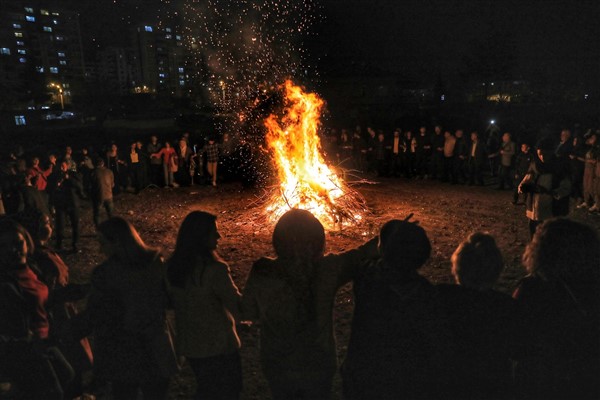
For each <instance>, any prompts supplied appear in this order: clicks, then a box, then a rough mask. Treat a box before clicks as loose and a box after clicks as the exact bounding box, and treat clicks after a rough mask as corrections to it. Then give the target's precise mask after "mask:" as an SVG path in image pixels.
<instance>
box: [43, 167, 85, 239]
mask: <svg viewBox="0 0 600 400" xmlns="http://www.w3.org/2000/svg"><path fill="white" fill-rule="evenodd" d="M50 178H52V179H51V180H49V182H48V183H49V187H50V201H51V203H52V205H53V206H54V209H55V212H56V214H55V220H56V222H55V226H56V248H57V250H60V249H61V248H62V244H63V238H64V231H65V219H66V218H69V222H70V223H71V231H72V242H71V243H72V246H73V251H77V243H78V241H79V197H81V198H85V195H84V194H83V185H82V183H81V178H80V177H79V175H78V174H77V172H75V171H71V170H69V164H68V163H67V162H65V161H63V162H61V164H60V170H59V171H57V173H55V174H52V175H50Z"/></svg>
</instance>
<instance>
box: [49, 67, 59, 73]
mask: <svg viewBox="0 0 600 400" xmlns="http://www.w3.org/2000/svg"><path fill="white" fill-rule="evenodd" d="M50 72H52V73H53V74H58V68H57V67H50Z"/></svg>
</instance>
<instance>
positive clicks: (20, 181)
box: [0, 133, 255, 251]
mask: <svg viewBox="0 0 600 400" xmlns="http://www.w3.org/2000/svg"><path fill="white" fill-rule="evenodd" d="M175 143H176V145H174V146H172V145H171V142H170V141H168V140H167V141H165V142H164V143H161V142H160V141H159V139H158V137H157V136H155V135H152V136H151V137H150V140H149V142H148V143H146V144H144V143H143V142H142V141H139V140H135V141H132V142H131V145H130V147H128V148H127V150H126V151H125V152H122V151H121V150H120V149H119V147H118V145H117V144H116V143H110V144H109V145H108V146H106V149H105V150H98V151H94V150H93V149H91V148H90V147H85V146H84V147H82V148H81V149H80V150H79V151H78V152H76V153H75V152H74V151H73V148H72V147H71V146H69V145H67V146H65V147H64V150H63V151H62V152H51V153H47V154H40V153H43V151H39V149H38V150H32V151H27V150H24V149H23V148H19V149H18V150H15V151H13V152H11V153H10V155H9V156H8V158H6V159H3V160H2V161H0V214H5V213H6V214H14V213H16V212H19V211H23V210H26V209H30V208H33V209H36V210H38V211H40V212H43V213H45V214H47V215H51V216H54V218H55V237H56V247H57V249H59V250H60V249H62V248H63V237H64V230H65V224H66V222H67V220H68V221H69V223H70V226H71V230H72V232H73V236H72V243H71V247H72V249H73V250H74V251H77V246H78V241H79V220H80V212H79V209H80V206H81V201H82V200H90V201H91V203H92V208H93V223H94V225H95V226H98V224H99V223H100V220H101V214H102V213H103V211H104V212H105V213H106V216H107V217H109V218H110V217H111V216H112V215H113V211H114V201H113V200H114V196H116V195H119V194H120V193H122V192H130V193H139V192H140V191H141V190H143V189H145V188H147V187H165V188H174V187H179V186H190V185H193V184H198V185H212V186H213V187H215V186H217V182H218V181H227V180H233V179H237V180H241V181H242V183H244V184H250V183H251V182H252V180H253V179H255V178H254V177H253V176H251V175H253V174H254V172H253V169H252V168H251V167H250V164H251V163H252V162H253V158H252V157H253V156H252V149H251V146H250V145H249V143H248V142H246V141H245V140H234V139H233V138H231V137H230V136H229V134H224V135H223V137H222V138H221V140H220V141H217V140H216V139H215V138H214V137H208V138H206V140H205V143H204V144H203V145H202V146H198V145H197V144H192V143H194V142H192V140H191V138H190V135H189V133H184V134H183V135H181V136H180V137H179V139H177V140H176V141H175Z"/></svg>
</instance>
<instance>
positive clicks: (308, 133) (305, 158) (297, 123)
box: [265, 80, 365, 230]
mask: <svg viewBox="0 0 600 400" xmlns="http://www.w3.org/2000/svg"><path fill="white" fill-rule="evenodd" d="M283 89H284V90H285V99H284V107H285V111H284V114H283V115H282V116H276V115H274V114H272V115H270V116H269V117H268V118H267V119H266V120H265V126H266V128H267V135H266V138H267V143H268V146H269V148H270V149H271V151H272V154H273V160H274V163H275V167H276V169H277V176H278V178H279V185H278V187H277V189H276V190H275V192H274V194H273V196H272V197H271V199H270V200H269V203H268V205H267V209H266V210H267V213H268V216H269V218H270V219H271V220H272V221H276V220H278V219H279V217H280V216H281V215H283V214H284V213H285V212H286V211H288V210H290V209H292V208H300V209H304V210H308V211H310V212H311V213H313V214H314V215H315V217H317V218H318V219H319V220H320V221H321V223H322V224H323V225H324V226H325V227H326V228H327V229H328V230H333V229H341V228H343V227H345V226H349V225H356V224H358V223H359V222H360V221H361V220H362V218H363V214H364V211H365V206H364V200H363V198H362V196H360V194H359V193H358V192H356V191H355V190H352V189H351V188H350V187H349V186H348V185H347V184H346V183H345V182H344V181H343V180H342V179H341V178H340V177H339V176H338V175H337V174H336V173H335V169H334V168H333V167H331V166H329V165H327V164H326V162H325V159H324V157H323V155H322V153H321V143H320V139H319V135H318V131H319V126H320V116H321V109H322V107H323V104H324V103H323V100H321V99H320V98H319V96H317V95H316V94H314V93H305V92H304V91H303V90H302V88H300V87H299V86H295V85H294V84H293V83H292V82H291V81H289V80H288V81H286V82H285V85H284V87H283Z"/></svg>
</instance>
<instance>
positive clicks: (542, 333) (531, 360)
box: [513, 219, 600, 399]
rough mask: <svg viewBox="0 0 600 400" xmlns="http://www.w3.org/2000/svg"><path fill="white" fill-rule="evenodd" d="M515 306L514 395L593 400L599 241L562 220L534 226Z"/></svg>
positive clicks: (599, 330)
mask: <svg viewBox="0 0 600 400" xmlns="http://www.w3.org/2000/svg"><path fill="white" fill-rule="evenodd" d="M523 264H524V266H525V269H526V270H527V272H528V273H529V275H528V276H527V277H526V278H524V279H523V280H522V281H521V283H520V284H519V287H518V288H517V290H516V291H515V293H514V294H513V297H514V298H515V299H516V304H517V323H518V327H519V329H518V334H519V336H518V341H517V344H518V346H519V347H518V351H517V353H516V359H517V366H516V370H515V375H516V377H517V383H518V389H519V391H518V398H523V399H598V398H600V380H599V379H598V377H599V376H600V297H599V296H598V293H600V277H599V275H600V269H599V266H600V240H599V238H598V233H597V232H596V231H595V230H594V229H592V228H590V227H588V226H586V225H584V224H581V223H578V222H575V221H570V220H568V219H552V220H548V221H545V222H544V223H543V224H541V225H540V226H539V227H538V229H537V231H536V233H535V235H534V236H533V239H532V241H531V242H530V243H529V245H528V246H527V248H526V249H525V253H524V255H523Z"/></svg>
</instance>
